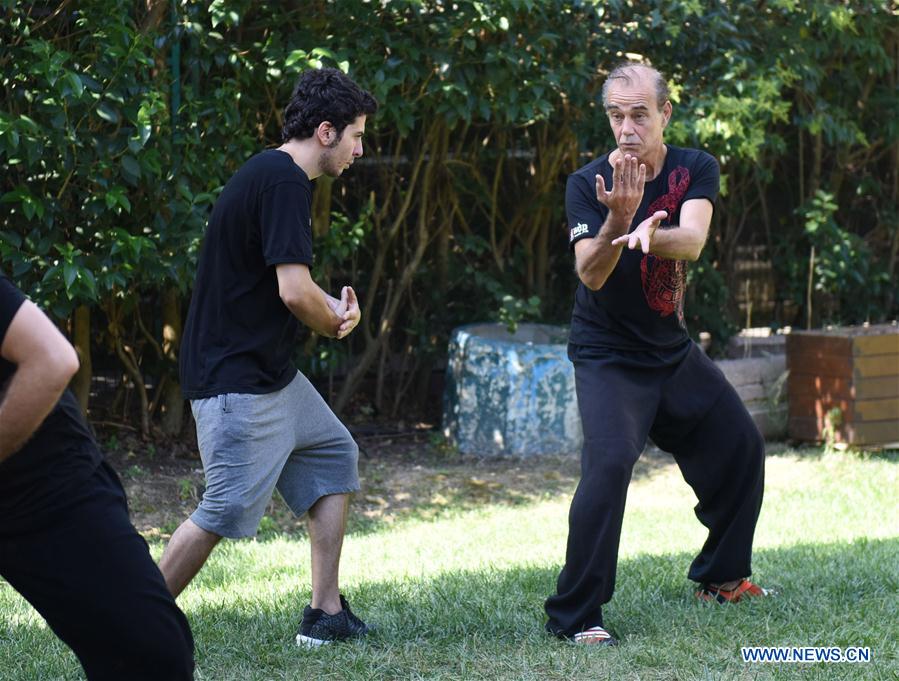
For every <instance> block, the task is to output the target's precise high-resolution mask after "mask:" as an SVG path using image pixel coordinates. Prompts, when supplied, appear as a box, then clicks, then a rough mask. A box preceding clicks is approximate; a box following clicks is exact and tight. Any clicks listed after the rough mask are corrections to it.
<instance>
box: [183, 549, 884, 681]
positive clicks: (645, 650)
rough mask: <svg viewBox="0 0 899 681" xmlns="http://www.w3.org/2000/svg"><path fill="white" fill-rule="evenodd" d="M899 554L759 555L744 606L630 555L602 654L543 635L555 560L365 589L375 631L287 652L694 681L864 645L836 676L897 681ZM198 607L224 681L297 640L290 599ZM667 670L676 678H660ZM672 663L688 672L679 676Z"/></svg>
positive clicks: (427, 668) (210, 660) (363, 601)
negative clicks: (765, 594) (753, 595)
mask: <svg viewBox="0 0 899 681" xmlns="http://www.w3.org/2000/svg"><path fill="white" fill-rule="evenodd" d="M897 557H899V539H889V540H876V541H875V540H866V539H859V540H857V541H854V542H851V543H835V544H805V545H797V546H791V547H786V548H777V549H766V550H761V551H758V552H757V553H756V556H755V569H756V575H757V579H758V580H759V582H760V583H762V584H763V585H765V586H768V587H773V588H775V589H776V590H777V591H778V593H777V595H776V596H774V597H772V598H768V599H759V600H756V601H750V602H747V603H745V604H739V605H736V606H718V605H712V604H705V603H700V602H698V601H697V600H696V599H695V597H694V595H693V593H694V590H695V586H694V585H692V584H691V583H690V582H688V581H687V580H686V577H685V574H686V570H687V567H688V566H689V563H690V560H691V559H692V554H689V553H687V552H683V553H677V554H663V555H642V556H638V557H634V558H631V559H627V560H622V561H621V563H620V565H619V572H618V587H619V588H618V592H617V593H616V595H615V598H614V599H613V600H612V602H611V603H610V604H609V605H608V606H607V607H606V609H605V619H606V624H607V625H608V626H609V628H610V629H612V630H613V631H614V632H615V633H616V634H617V635H618V636H619V637H620V638H621V641H622V646H621V648H620V649H619V650H618V651H614V652H611V653H610V655H609V657H608V658H607V659H605V660H599V661H597V658H595V657H589V656H587V657H585V653H584V651H583V650H582V649H579V648H578V649H576V648H575V647H572V646H567V645H565V644H564V643H562V642H559V641H557V640H555V639H553V638H551V637H548V636H546V635H545V634H544V633H543V629H542V627H543V622H544V616H543V610H542V604H543V600H544V599H545V598H546V596H547V595H549V594H550V593H551V592H552V591H553V588H554V584H555V579H556V575H557V567H555V566H552V567H547V566H521V567H515V568H510V569H502V570H500V569H495V568H487V569H481V570H471V571H454V572H448V573H444V574H440V575H438V576H435V577H431V578H422V579H406V580H403V581H388V582H370V583H362V584H359V585H357V586H355V587H353V588H352V589H351V591H350V593H349V596H350V598H351V600H352V603H353V607H354V609H355V610H356V611H357V612H358V613H359V614H361V615H362V616H364V617H365V618H366V619H368V620H370V621H371V622H372V623H374V624H377V627H378V631H377V633H376V634H375V635H373V636H372V637H371V638H370V639H369V640H368V641H366V642H365V643H363V644H358V645H353V646H338V647H334V648H333V649H331V650H328V651H324V652H322V651H319V652H316V653H315V654H314V655H311V654H309V653H306V652H297V651H291V652H290V653H289V655H288V657H289V659H293V657H294V655H296V654H299V655H300V657H301V659H302V665H303V668H304V672H308V673H310V674H311V673H312V670H316V671H315V673H326V672H327V671H328V670H329V669H330V670H332V671H333V670H334V669H338V668H339V669H340V672H341V674H342V675H343V678H360V679H361V678H558V679H567V678H587V677H589V676H590V675H591V673H592V672H589V671H588V670H590V669H592V670H593V671H594V672H596V673H600V672H601V675H602V676H606V675H610V678H678V679H682V678H684V679H687V678H739V677H742V676H744V672H745V671H746V669H747V667H746V665H745V664H744V663H743V662H742V660H741V659H740V652H739V649H740V646H744V645H746V646H750V645H751V646H755V645H758V646H840V647H848V646H867V647H869V648H870V649H871V650H872V653H873V656H874V663H873V664H869V665H855V666H852V667H851V668H850V667H847V666H843V667H840V673H839V674H837V675H836V677H839V678H859V679H862V678H864V679H869V678H881V676H880V673H881V672H883V673H884V674H886V675H885V676H883V677H882V678H890V677H889V671H888V670H890V669H892V670H893V671H895V670H896V669H897V668H899V667H897V665H899V654H897V647H896V641H895V637H894V631H893V627H894V625H895V622H897V621H899V597H897V596H899V572H897ZM297 597H299V595H297ZM189 615H190V618H191V622H192V623H193V625H194V629H195V635H196V637H197V639H198V640H199V641H202V644H201V645H202V653H201V655H200V656H199V658H198V659H199V660H200V664H201V667H205V668H206V669H208V670H210V671H212V672H213V675H212V677H213V678H219V677H218V676H217V675H216V670H226V669H236V668H241V669H244V670H249V669H250V668H251V666H252V661H253V660H254V659H257V658H258V650H259V649H260V648H262V649H266V650H271V651H272V653H273V654H272V657H271V658H270V659H269V660H268V662H269V663H270V664H271V665H272V666H270V667H267V668H265V669H261V670H258V671H259V673H260V676H258V678H281V676H280V674H281V673H282V672H285V668H283V666H282V665H283V664H285V661H284V660H281V661H280V662H279V660H278V655H277V654H276V653H277V651H279V650H281V651H285V650H286V649H290V648H291V645H290V640H291V636H292V634H293V632H294V629H295V626H296V624H297V621H298V616H299V604H298V603H297V602H296V601H295V600H293V598H287V599H286V601H280V602H276V603H273V602H262V601H256V602H254V603H247V604H244V605H243V606H242V607H240V608H238V609H231V608H222V607H220V606H218V605H216V604H214V603H212V604H208V605H202V606H200V607H197V608H195V609H193V610H192V611H191V612H190V613H189ZM237 632H240V636H236V635H235V634H236V633H237ZM257 664H258V661H257ZM310 665H311V667H309V666H310ZM584 665H586V667H585V666H584ZM597 665H598V666H597ZM788 666H789V665H788ZM307 667H308V668H307ZM798 667H806V669H805V671H806V672H808V667H807V666H806V665H793V668H792V669H787V670H784V669H781V671H785V672H786V674H787V675H788V676H789V675H790V674H792V673H793V672H794V671H795V672H796V673H797V674H798V673H800V672H802V671H803V670H801V669H798ZM819 669H820V667H819ZM662 670H669V672H668V673H669V675H664V674H663V675H661V676H659V675H658V673H659V672H660V671H662ZM673 670H679V671H678V672H676V673H674V675H673V676H672V675H670V674H671V673H672V672H673ZM707 672H714V673H713V674H712V675H711V676H709V675H708V674H707ZM874 672H877V673H874ZM247 673H249V672H248V671H247ZM254 674H255V672H254ZM266 674H268V675H269V676H266ZM585 674H586V675H587V676H585ZM704 674H706V675H705V676H704ZM856 674H857V675H856ZM366 675H367V676H366ZM836 677H834V678H836ZM229 678H237V677H229ZM248 678H249V677H248ZM253 678H256V677H253ZM310 678H311V677H310ZM744 678H749V677H744ZM751 678H758V677H756V676H752V677H751ZM802 678H809V677H808V676H807V675H806V676H803V677H802Z"/></svg>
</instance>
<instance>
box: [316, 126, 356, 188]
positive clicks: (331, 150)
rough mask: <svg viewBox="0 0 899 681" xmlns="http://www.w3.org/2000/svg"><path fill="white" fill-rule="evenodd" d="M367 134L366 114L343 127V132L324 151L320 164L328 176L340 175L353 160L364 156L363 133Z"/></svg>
mask: <svg viewBox="0 0 899 681" xmlns="http://www.w3.org/2000/svg"><path fill="white" fill-rule="evenodd" d="M364 134H365V116H359V117H358V118H356V120H355V121H353V122H352V123H350V124H349V125H348V126H346V127H345V128H344V129H343V134H342V135H340V136H339V137H336V136H335V138H334V139H333V140H331V143H330V144H329V145H328V146H327V148H326V149H325V150H324V151H322V154H321V157H320V159H319V166H320V167H321V170H322V173H323V174H325V175H327V176H328V177H340V174H341V173H342V172H343V171H344V170H346V169H347V168H349V167H350V166H351V165H352V164H353V161H355V160H356V159H357V158H359V157H360V156H362V135H364Z"/></svg>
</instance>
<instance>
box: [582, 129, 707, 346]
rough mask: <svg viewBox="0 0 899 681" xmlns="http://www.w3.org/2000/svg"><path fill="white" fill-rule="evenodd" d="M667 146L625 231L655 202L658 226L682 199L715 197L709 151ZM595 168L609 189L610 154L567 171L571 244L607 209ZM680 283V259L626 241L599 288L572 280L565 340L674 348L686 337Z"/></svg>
mask: <svg viewBox="0 0 899 681" xmlns="http://www.w3.org/2000/svg"><path fill="white" fill-rule="evenodd" d="M667 146H668V153H667V154H666V156H665V163H664V165H663V166H662V172H660V173H659V174H658V175H657V176H656V177H655V178H654V179H653V180H652V181H650V182H647V183H646V185H645V187H644V190H643V200H642V202H641V203H640V207H639V208H638V209H637V213H636V214H635V216H634V219H633V221H632V222H631V226H630V229H629V230H628V231H633V230H634V229H635V228H636V227H637V225H639V224H640V223H641V222H642V221H643V220H645V219H646V218H648V217H649V216H651V215H652V214H653V213H655V212H656V211H659V210H665V211H668V218H666V219H665V220H663V221H662V222H661V223H660V226H659V228H660V229H664V228H665V227H666V226H668V227H669V228H673V229H676V228H677V225H678V224H679V223H680V208H681V206H682V205H683V203H684V201H687V200H689V199H699V198H705V199H708V200H709V201H711V202H712V203H714V202H715V198H716V197H717V195H718V178H719V170H718V162H717V161H716V160H715V159H714V157H712V156H710V155H709V154H707V153H705V152H704V151H699V150H697V149H682V148H680V147H675V146H672V145H670V144H669V145H667ZM597 173H599V174H601V175H602V177H603V180H604V181H605V185H606V188H607V189H609V190H611V188H612V166H611V165H610V164H609V154H605V155H603V156H601V157H600V158H598V159H596V160H595V161H592V162H590V163H588V164H587V165H585V166H584V167H583V168H581V169H580V170H578V171H576V172H574V173H572V174H571V175H570V176H569V177H568V184H567V187H566V190H565V208H566V211H567V213H568V227H569V244H570V245H571V247H572V248H573V247H574V244H575V242H577V241H580V240H581V239H587V238H592V237H594V236H596V234H597V233H598V232H599V229H600V227H602V225H603V223H604V222H605V219H606V216H607V215H608V212H609V210H608V208H606V206H604V205H603V204H602V203H600V202H599V201H598V200H597V198H596V175H597ZM672 226H673V227H672ZM686 286H687V263H686V261H684V260H669V259H667V258H660V257H656V256H654V255H644V254H643V252H642V251H641V250H630V249H628V248H624V249H623V250H622V252H621V258H620V259H619V260H618V264H617V265H616V266H615V269H614V270H612V272H611V274H610V275H609V278H608V279H607V280H606V283H605V284H604V285H603V287H602V288H601V289H599V290H598V291H591V290H590V289H588V288H587V287H586V286H585V285H584V284H583V283H581V284H580V285H579V286H578V289H577V294H576V295H575V301H574V310H573V312H572V315H571V336H570V341H571V343H573V344H575V345H583V346H590V347H600V348H607V349H614V350H653V351H656V350H663V351H665V350H677V351H679V350H681V349H683V348H684V347H685V345H686V344H687V341H688V338H689V337H688V336H687V330H686V324H685V322H684V293H685V291H686Z"/></svg>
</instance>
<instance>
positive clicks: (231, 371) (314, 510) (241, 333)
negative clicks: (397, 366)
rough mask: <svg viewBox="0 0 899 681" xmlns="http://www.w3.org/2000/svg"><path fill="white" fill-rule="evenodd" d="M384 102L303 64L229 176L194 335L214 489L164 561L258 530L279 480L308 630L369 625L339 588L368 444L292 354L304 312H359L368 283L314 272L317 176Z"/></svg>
mask: <svg viewBox="0 0 899 681" xmlns="http://www.w3.org/2000/svg"><path fill="white" fill-rule="evenodd" d="M376 110H377V104H376V103H375V100H374V99H373V98H372V96H371V95H370V94H369V93H368V92H365V91H364V90H362V89H361V88H360V87H359V86H358V85H357V84H356V83H354V82H353V81H352V80H351V79H350V78H349V77H348V76H346V75H345V74H343V73H342V72H340V71H338V70H336V69H320V70H312V71H307V72H306V73H304V74H303V75H302V76H301V77H300V79H299V81H298V82H297V85H296V87H295V89H294V92H293V95H292V97H291V99H290V102H289V103H288V105H287V107H286V108H285V111H284V126H283V131H282V142H283V143H282V144H281V146H280V147H278V148H277V149H268V150H265V151H262V152H260V153H258V154H256V155H255V156H253V157H252V158H250V159H249V160H248V161H247V162H246V163H244V165H243V166H242V167H241V168H240V169H239V170H238V171H237V173H235V174H234V176H233V177H232V178H231V179H230V180H229V181H228V183H227V184H226V185H225V188H224V190H223V191H222V193H221V195H220V196H219V198H218V200H217V201H216V204H215V207H214V209H213V211H212V216H211V217H210V219H209V225H208V227H207V230H206V236H205V242H204V244H203V249H202V252H201V253H200V261H199V265H198V267H197V276H196V282H195V284H194V291H193V296H192V298H191V303H190V309H189V311H188V314H187V323H186V324H185V327H184V336H183V340H182V344H181V357H180V361H181V386H182V390H183V392H184V396H185V397H186V398H188V399H189V400H190V404H191V409H192V411H193V415H194V418H195V420H196V423H197V439H198V443H199V448H200V457H201V459H202V461H203V470H204V472H205V474H206V491H205V493H204V494H203V498H202V500H201V501H200V505H199V507H198V508H197V510H196V511H195V512H194V513H193V515H191V516H190V518H188V519H187V520H185V521H184V522H183V523H182V524H181V526H180V527H179V528H178V529H177V530H176V531H175V533H174V534H173V535H172V539H171V541H169V544H168V546H167V547H166V549H165V552H164V553H163V556H162V560H161V561H160V563H159V566H160V569H161V570H162V573H163V574H164V575H165V579H166V583H167V584H168V585H169V589H170V590H171V592H172V594H174V595H175V596H177V595H178V594H180V593H181V591H182V590H183V589H184V588H185V587H186V586H187V585H188V584H189V583H190V581H191V580H192V579H193V578H194V576H195V575H196V574H197V572H198V571H199V570H200V568H201V567H202V566H203V564H204V563H205V562H206V560H207V558H208V557H209V555H210V554H211V552H212V550H213V549H214V548H215V546H216V545H217V544H218V542H219V541H220V540H221V538H222V537H229V538H232V539H236V538H240V537H249V536H252V535H254V534H255V533H256V529H257V527H258V526H259V521H260V520H261V518H262V514H263V513H264V511H265V507H266V505H267V504H268V502H269V500H270V499H271V497H272V493H273V492H274V490H275V489H276V488H277V489H278V491H279V492H280V493H281V496H282V497H283V498H284V500H285V501H286V502H287V505H288V506H289V507H290V508H291V510H292V511H293V512H294V513H295V514H296V515H297V516H302V515H304V514H308V518H309V535H310V539H311V547H312V562H311V572H312V597H311V602H310V603H309V605H307V606H306V607H305V609H304V611H303V617H302V620H301V621H300V625H299V631H298V632H297V634H296V642H297V644H299V645H303V646H320V645H324V644H328V643H332V642H334V641H341V640H346V639H350V638H356V637H359V636H363V635H365V634H366V633H367V631H368V627H367V626H366V624H365V623H364V622H363V621H362V620H361V619H360V618H359V617H357V616H356V615H355V614H353V612H352V610H350V608H349V604H348V603H347V600H346V598H344V596H343V595H342V594H341V593H340V591H339V588H338V570H339V567H340V553H341V549H342V546H343V536H344V532H345V529H346V512H347V499H348V495H349V494H350V493H351V492H354V491H356V490H358V489H359V475H358V471H357V462H358V456H359V450H358V447H357V446H356V443H355V442H354V441H353V438H352V436H351V435H350V433H349V431H348V430H347V429H346V428H345V427H344V425H343V424H342V423H341V422H340V420H339V419H338V418H337V416H335V414H334V413H333V412H332V411H331V409H330V408H329V407H328V405H327V404H326V403H325V401H324V400H323V399H322V397H321V396H320V395H319V394H318V392H317V391H316V389H315V388H314V387H313V386H312V384H311V383H310V382H309V381H308V380H307V379H306V377H305V376H303V374H301V373H300V372H299V371H297V369H296V367H295V366H294V364H293V361H292V356H293V353H294V351H295V348H296V338H297V333H298V331H299V328H300V324H301V323H302V324H304V325H306V326H307V327H309V328H310V329H312V330H313V331H315V332H317V333H319V334H321V335H323V336H327V337H331V338H344V337H345V336H346V335H347V334H349V333H350V332H352V330H353V329H354V328H355V327H356V325H357V324H358V323H359V319H360V316H361V312H360V309H359V303H358V301H357V300H356V294H355V292H354V291H353V289H352V288H351V287H349V286H344V287H343V289H342V290H341V293H340V298H339V299H338V298H335V297H333V296H331V295H329V294H327V293H326V292H325V291H323V290H322V289H321V288H320V287H319V286H318V285H317V284H316V283H315V282H314V281H313V279H312V275H311V272H310V268H311V267H312V264H313V248H312V246H313V244H312V228H311V226H312V180H314V179H315V178H317V177H319V176H321V175H327V176H328V177H335V178H336V177H339V176H340V175H341V174H342V173H343V171H344V170H345V169H346V168H348V167H349V166H350V165H352V163H353V161H354V160H355V159H357V158H359V157H360V156H362V136H363V134H364V133H365V122H366V118H367V116H369V115H372V114H374V113H375V111H376Z"/></svg>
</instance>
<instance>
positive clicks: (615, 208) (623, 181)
mask: <svg viewBox="0 0 899 681" xmlns="http://www.w3.org/2000/svg"><path fill="white" fill-rule="evenodd" d="M645 183H646V165H645V164H643V163H640V164H639V166H638V164H637V157H636V156H631V155H630V154H625V155H624V157H623V158H622V157H621V156H619V157H618V159H617V160H616V161H615V163H614V164H613V165H612V191H606V182H605V180H604V179H603V177H602V175H599V174H597V175H596V200H597V201H599V202H600V203H601V204H603V205H604V206H606V207H607V208H608V209H609V211H610V212H611V213H613V214H615V215H616V217H618V218H619V219H622V220H627V222H630V221H631V220H632V219H633V218H634V215H635V214H636V212H637V209H638V208H639V207H640V201H642V200H643V185H644V184H645Z"/></svg>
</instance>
